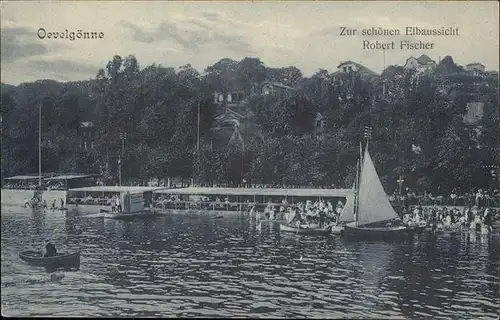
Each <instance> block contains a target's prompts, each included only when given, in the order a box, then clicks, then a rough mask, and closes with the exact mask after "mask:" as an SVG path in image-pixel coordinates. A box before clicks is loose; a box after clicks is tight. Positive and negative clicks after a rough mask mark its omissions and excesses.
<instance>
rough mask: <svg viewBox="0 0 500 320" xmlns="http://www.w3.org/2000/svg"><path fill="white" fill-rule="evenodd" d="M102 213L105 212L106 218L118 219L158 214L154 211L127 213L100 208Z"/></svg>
mask: <svg viewBox="0 0 500 320" xmlns="http://www.w3.org/2000/svg"><path fill="white" fill-rule="evenodd" d="M99 212H100V213H104V219H116V220H127V219H135V218H148V217H153V216H156V215H158V214H157V213H155V212H152V211H140V212H133V213H125V212H111V211H109V210H106V209H100V210H99Z"/></svg>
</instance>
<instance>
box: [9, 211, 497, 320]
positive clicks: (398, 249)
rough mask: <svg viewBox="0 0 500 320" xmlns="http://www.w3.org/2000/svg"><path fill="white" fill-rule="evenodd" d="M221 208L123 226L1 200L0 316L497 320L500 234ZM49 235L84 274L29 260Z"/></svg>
mask: <svg viewBox="0 0 500 320" xmlns="http://www.w3.org/2000/svg"><path fill="white" fill-rule="evenodd" d="M214 214H215V213H213V212H206V213H202V214H195V213H193V214H191V215H189V214H186V213H184V214H178V213H173V214H170V215H166V216H160V217H156V218H152V219H149V220H135V221H129V222H124V221H116V220H104V219H102V218H86V217H83V216H82V214H81V213H79V212H69V213H63V212H47V213H42V212H38V211H32V210H30V209H22V208H18V207H17V208H15V207H7V206H2V217H1V219H2V220H1V223H2V238H1V244H2V251H1V253H2V291H1V298H2V314H3V315H9V316H88V317H90V316H96V317H99V316H117V317H133V316H135V317H138V316H163V317H169V316H177V317H195V316H196V317H280V318H283V317H286V318H291V317H302V318H303V317H314V318H345V317H349V318H388V317H396V318H431V317H432V318H436V319H438V318H443V319H445V318H454V319H455V318H462V319H464V318H465V319H467V318H469V319H477V318H492V319H493V318H497V317H498V314H499V305H498V303H499V274H498V270H499V247H500V244H499V243H500V240H499V238H500V237H499V236H498V235H493V236H492V237H481V236H478V237H471V236H470V235H460V234H459V235H442V236H440V237H439V238H438V239H437V240H434V241H431V240H427V239H426V238H425V237H423V236H422V237H420V238H415V239H414V240H412V241H408V242H400V243H387V242H345V241H344V240H343V239H342V238H339V237H336V236H331V237H308V236H300V235H295V234H285V233H281V234H280V232H279V225H277V224H273V223H270V222H263V223H262V224H256V223H255V222H254V221H253V220H252V219H251V218H250V217H249V216H248V215H245V214H227V213H225V215H224V218H221V219H215V215H214ZM498 230H499V226H498V225H497V226H496V229H495V233H498ZM48 239H52V241H53V242H54V243H55V244H56V246H57V248H58V251H76V250H80V251H81V267H80V270H79V271H75V272H63V273H62V274H64V278H62V279H61V280H60V281H50V277H49V274H47V273H46V272H45V270H44V269H43V268H36V267H30V266H28V265H26V264H25V263H24V262H23V261H21V260H20V259H19V257H18V254H19V252H21V251H23V250H29V249H33V248H35V249H39V248H42V247H43V246H44V244H45V241H46V240H48ZM59 274H60V273H59Z"/></svg>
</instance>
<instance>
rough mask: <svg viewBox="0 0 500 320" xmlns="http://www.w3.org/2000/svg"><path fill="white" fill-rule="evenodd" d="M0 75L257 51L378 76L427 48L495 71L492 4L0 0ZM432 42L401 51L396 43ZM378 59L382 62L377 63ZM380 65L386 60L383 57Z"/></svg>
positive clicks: (307, 66) (308, 65)
mask: <svg viewBox="0 0 500 320" xmlns="http://www.w3.org/2000/svg"><path fill="white" fill-rule="evenodd" d="M0 6H1V8H0V9H1V80H2V82H3V83H8V84H13V85H17V84H19V83H22V82H30V81H36V80H40V79H54V80H58V81H75V80H88V79H90V78H94V77H95V76H96V74H97V71H98V69H99V68H102V67H104V66H105V65H106V63H107V62H108V61H109V60H111V59H112V58H113V56H114V55H117V54H118V55H120V56H122V57H125V56H127V55H128V54H133V55H135V56H136V58H137V60H138V62H139V64H140V66H141V67H146V66H148V65H151V64H153V63H155V64H157V65H158V64H159V65H162V66H165V67H179V66H182V65H186V64H191V66H193V67H194V68H196V69H197V70H198V71H200V72H203V70H204V69H205V68H206V67H207V66H209V65H213V64H214V63H216V62H217V61H219V60H220V59H223V58H231V59H234V60H241V59H243V58H244V57H258V58H260V59H261V61H262V62H264V64H265V65H266V66H268V67H286V66H296V67H298V68H299V69H300V70H301V71H302V72H303V74H304V75H305V76H311V75H312V74H314V73H315V72H317V71H318V70H319V69H326V70H328V71H330V72H334V71H336V68H337V65H338V64H339V63H340V62H343V61H347V60H352V61H355V62H358V63H361V64H363V65H364V66H366V67H368V68H370V69H372V70H373V71H375V72H381V71H382V70H383V69H384V65H385V66H387V65H404V63H405V61H406V59H407V58H409V57H410V56H415V57H418V56H420V55H421V54H424V53H425V54H427V55H428V56H429V57H431V58H432V59H433V60H435V61H436V62H438V61H439V59H440V58H443V57H444V56H446V55H451V56H452V57H453V59H454V61H455V62H456V63H457V64H460V65H466V64H468V63H471V62H480V63H482V64H484V65H485V66H486V69H487V70H498V69H499V15H498V10H499V8H498V7H499V5H498V2H497V1H489V2H482V1H474V2H450V1H445V2H416V1H415V2H409V1H405V2H392V1H391V2H381V1H376V2H366V1H364V2H340V1H339V2H337V1H329V2H318V1H316V2H305V1H301V2H299V1H297V2H288V1H286V2H285V1H281V2H259V1H256V2H230V1H225V2H212V1H210V2H209V1H197V2H162V1H150V2H146V1H141V2H132V1H130V2H124V1H123V2H121V1H110V2H97V1H89V2H86V1H78V2H76V1H75V2H69V1H65V2H60V1H58V2H55V1H50V2H49V1H43V2H36V1H25V2H23V1H15V2H9V1H2V2H1V4H0ZM407 26H416V27H419V28H441V27H453V28H458V30H459V35H458V36H420V37H419V36H405V35H400V36H375V37H374V36H362V35H357V36H341V35H340V29H341V27H347V28H356V29H358V33H359V32H361V30H362V29H364V28H371V27H377V28H378V27H383V28H387V29H389V28H391V29H393V28H397V29H399V30H400V31H401V33H404V30H405V28H406V27H407ZM40 28H43V29H45V31H46V32H47V33H48V32H53V31H58V32H61V31H62V32H66V30H68V32H77V31H78V30H82V31H85V32H92V31H95V32H103V33H104V38H103V39H76V40H74V41H71V40H68V39H48V38H47V37H46V38H44V39H40V38H39V37H38V36H37V34H38V31H39V29H40ZM364 40H366V41H372V42H374V41H377V40H378V41H381V42H390V41H395V46H396V49H395V50H385V51H384V50H363V41H364ZM401 40H410V41H425V42H433V43H434V48H433V49H429V50H413V51H412V50H400V49H399V41H401ZM384 55H385V59H384ZM384 61H385V62H384Z"/></svg>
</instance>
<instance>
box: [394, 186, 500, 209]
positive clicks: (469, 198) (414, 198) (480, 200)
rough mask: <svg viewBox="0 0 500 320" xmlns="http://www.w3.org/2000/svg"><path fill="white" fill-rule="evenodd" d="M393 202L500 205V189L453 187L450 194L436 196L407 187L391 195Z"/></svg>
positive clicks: (479, 205) (412, 204) (406, 204)
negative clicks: (463, 188)
mask: <svg viewBox="0 0 500 320" xmlns="http://www.w3.org/2000/svg"><path fill="white" fill-rule="evenodd" d="M389 198H390V200H391V201H392V202H399V203H403V204H404V205H405V206H414V205H448V206H478V207H483V206H490V207H500V191H499V190H498V189H490V190H487V189H479V188H472V189H470V190H468V191H459V190H458V189H453V190H452V191H451V192H450V193H449V194H448V195H445V196H442V195H438V196H434V195H432V193H430V192H424V193H423V194H419V195H418V194H416V193H415V191H412V190H410V189H409V188H406V190H405V191H404V192H402V194H401V195H400V194H399V192H398V191H395V192H394V193H393V194H392V195H391V196H390V197H389Z"/></svg>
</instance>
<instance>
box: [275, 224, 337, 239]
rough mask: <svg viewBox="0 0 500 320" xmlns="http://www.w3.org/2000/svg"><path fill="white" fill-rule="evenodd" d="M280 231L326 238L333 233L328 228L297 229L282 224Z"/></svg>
mask: <svg viewBox="0 0 500 320" xmlns="http://www.w3.org/2000/svg"><path fill="white" fill-rule="evenodd" d="M280 231H283V232H290V233H295V234H301V235H310V236H324V235H328V234H330V232H331V231H330V230H329V229H326V228H296V227H292V226H287V225H285V224H282V223H280Z"/></svg>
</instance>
